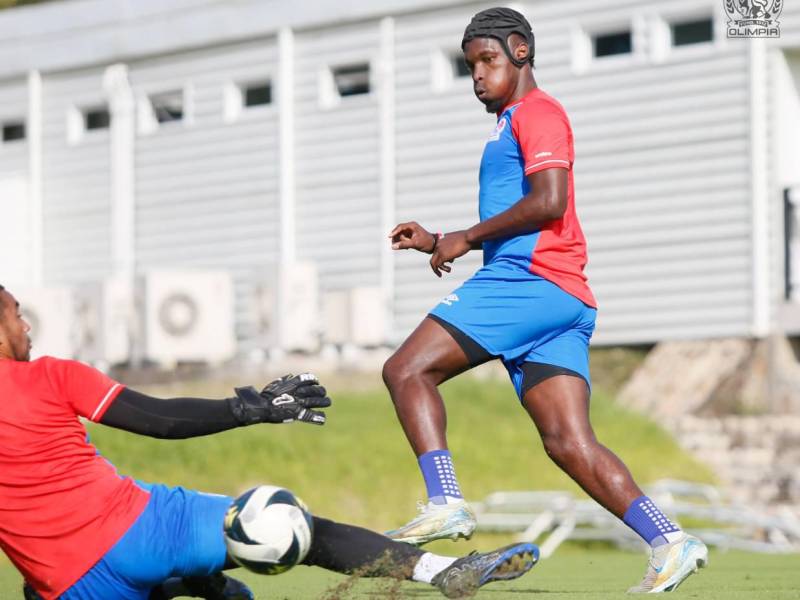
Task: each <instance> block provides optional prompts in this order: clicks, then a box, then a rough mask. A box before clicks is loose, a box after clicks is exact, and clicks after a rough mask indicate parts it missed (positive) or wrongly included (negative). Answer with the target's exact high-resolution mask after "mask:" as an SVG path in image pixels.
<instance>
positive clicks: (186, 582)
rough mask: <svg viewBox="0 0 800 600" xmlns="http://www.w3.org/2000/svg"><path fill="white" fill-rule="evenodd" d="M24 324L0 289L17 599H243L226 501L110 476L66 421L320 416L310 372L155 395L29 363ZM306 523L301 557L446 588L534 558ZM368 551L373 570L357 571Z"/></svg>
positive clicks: (474, 582)
mask: <svg viewBox="0 0 800 600" xmlns="http://www.w3.org/2000/svg"><path fill="white" fill-rule="evenodd" d="M29 330H30V327H29V326H28V324H27V323H26V322H25V320H24V319H23V318H22V316H21V314H20V310H19V303H18V302H17V301H16V300H15V299H14V297H13V296H12V295H11V294H10V293H9V292H8V291H7V290H5V289H4V288H3V287H2V286H0V398H3V411H2V413H0V547H1V548H2V549H3V551H4V552H5V553H6V555H8V557H9V558H10V559H11V561H12V562H13V563H14V565H15V566H16V567H17V568H18V569H19V571H20V572H21V573H22V574H23V576H24V577H25V579H26V581H27V585H26V590H25V592H26V596H27V597H28V598H44V600H51V599H53V598H62V599H64V600H85V599H108V598H123V599H132V600H133V599H136V600H146V599H147V598H150V599H151V600H160V599H165V598H172V597H175V596H179V595H192V596H200V597H204V598H219V599H222V598H227V599H249V598H252V594H251V593H250V591H249V590H248V589H247V587H246V586H245V585H244V584H242V583H241V582H238V581H236V580H235V579H232V578H230V577H227V576H226V575H224V574H222V573H221V571H222V570H223V569H225V568H228V567H232V566H234V565H233V563H232V562H231V561H230V559H229V558H228V557H227V555H226V552H225V544H224V540H223V534H222V522H223V517H224V514H225V512H226V510H227V508H228V506H229V504H230V502H231V499H230V498H228V497H226V496H220V495H212V494H204V493H200V492H196V491H192V490H187V489H184V488H181V487H176V488H169V487H167V486H164V485H148V484H143V483H140V482H137V481H135V480H133V479H131V478H130V477H122V476H120V475H119V474H118V473H117V471H116V469H115V468H114V466H113V465H111V463H109V462H108V461H107V460H105V459H104V458H102V456H100V455H99V453H98V452H97V450H96V449H95V448H94V446H92V445H91V444H90V443H89V439H88V435H87V432H86V429H85V427H84V425H83V424H82V423H81V421H80V419H79V417H84V418H86V419H89V420H91V421H93V422H96V423H102V424H104V425H108V426H111V427H115V428H118V429H124V430H126V431H129V432H132V433H137V434H142V435H146V436H150V437H156V438H163V439H183V438H190V437H196V436H202V435H208V434H213V433H216V432H220V431H225V430H227V429H232V428H234V427H241V426H247V425H254V424H257V423H287V422H292V421H300V422H305V423H312V424H317V425H322V424H324V423H325V415H324V413H323V412H322V411H320V410H319V409H322V408H326V407H328V406H330V404H331V400H330V398H328V396H327V393H326V391H325V388H324V387H322V386H321V385H320V384H319V382H318V381H317V379H316V377H314V376H313V375H311V374H309V373H304V374H302V375H297V376H291V375H287V376H284V377H282V378H280V379H278V380H276V381H273V382H272V383H270V384H269V385H267V386H266V387H265V388H264V389H263V390H261V391H260V392H259V391H257V390H255V389H254V388H251V387H244V388H237V389H236V390H235V394H234V395H233V396H231V397H230V398H227V399H223V400H207V399H200V398H172V399H169V400H165V399H160V398H154V397H151V396H148V395H145V394H142V393H139V392H136V391H134V390H131V389H129V388H126V387H125V386H124V385H122V384H120V383H117V382H116V381H113V380H112V379H110V378H108V377H107V376H106V375H104V374H103V373H101V372H99V371H97V370H95V369H93V368H91V367H89V366H87V365H84V364H82V363H79V362H75V361H69V360H59V359H56V358H51V357H45V358H41V359H39V360H35V361H31V360H30V350H31V342H30V339H29V337H28V332H29ZM314 530H315V535H314V539H313V542H312V546H311V549H310V551H309V553H308V555H307V557H306V559H305V561H304V564H308V565H318V566H321V567H324V568H328V569H332V570H336V571H339V572H344V573H349V572H353V571H359V572H361V573H363V574H365V575H368V576H370V575H372V576H381V575H393V576H399V577H406V578H410V579H414V580H415V581H425V582H428V583H434V584H436V585H438V587H439V588H440V589H441V590H442V591H443V592H444V593H445V594H447V595H451V596H452V595H456V596H457V595H460V594H462V593H465V592H470V591H473V590H474V589H475V588H477V587H478V586H480V585H483V584H484V583H486V582H488V581H492V580H493V579H498V578H503V579H507V578H511V577H516V576H519V575H522V574H523V573H524V572H526V571H527V570H528V569H530V567H531V566H532V565H533V563H534V562H535V548H534V547H533V546H532V545H530V544H517V545H515V546H510V547H508V548H503V549H501V550H498V551H495V552H490V553H486V554H479V555H475V556H469V557H466V558H463V559H459V560H456V559H455V558H447V557H441V556H437V555H433V554H430V553H424V552H422V551H421V550H418V549H417V548H415V547H413V546H409V545H407V544H401V543H396V542H393V541H391V540H389V539H388V538H385V537H383V536H381V535H379V534H376V533H373V532H370V531H367V530H364V529H360V528H357V527H351V526H347V525H342V524H338V523H334V522H331V521H328V520H325V519H320V518H316V517H315V518H314ZM377 559H381V560H380V561H379V563H380V565H382V567H381V568H377V567H370V565H372V564H373V563H374V562H375V561H376V560H377ZM520 559H522V560H520Z"/></svg>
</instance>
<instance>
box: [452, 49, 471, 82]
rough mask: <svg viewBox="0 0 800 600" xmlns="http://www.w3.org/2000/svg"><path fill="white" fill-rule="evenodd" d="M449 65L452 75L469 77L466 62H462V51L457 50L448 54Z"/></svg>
mask: <svg viewBox="0 0 800 600" xmlns="http://www.w3.org/2000/svg"><path fill="white" fill-rule="evenodd" d="M450 65H451V66H452V67H453V75H455V76H456V77H471V76H472V73H470V72H469V67H468V66H467V63H466V62H464V53H463V52H457V53H456V54H453V55H451V56H450Z"/></svg>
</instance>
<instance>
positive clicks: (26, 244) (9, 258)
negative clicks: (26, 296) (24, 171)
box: [0, 159, 34, 293]
mask: <svg viewBox="0 0 800 600" xmlns="http://www.w3.org/2000/svg"><path fill="white" fill-rule="evenodd" d="M0 160H1V159H0ZM0 214H2V215H3V235H2V236H0V284H2V285H5V286H7V287H8V286H10V289H11V290H12V293H13V289H14V284H28V285H30V284H32V283H34V282H33V281H32V273H33V264H32V257H33V248H32V241H33V236H32V235H31V233H32V232H31V210H30V202H29V198H28V181H27V180H26V179H25V177H24V176H20V175H17V176H14V177H11V176H6V175H3V173H2V172H0Z"/></svg>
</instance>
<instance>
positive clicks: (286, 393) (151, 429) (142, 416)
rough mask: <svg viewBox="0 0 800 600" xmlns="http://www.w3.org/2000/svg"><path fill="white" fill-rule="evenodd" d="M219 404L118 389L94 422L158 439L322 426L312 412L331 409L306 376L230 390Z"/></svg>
mask: <svg viewBox="0 0 800 600" xmlns="http://www.w3.org/2000/svg"><path fill="white" fill-rule="evenodd" d="M235 392H236V395H235V396H233V397H231V398H226V399H223V400H208V399H204V398H168V399H166V398H155V397H153V396H148V395H146V394H142V393H140V392H137V391H135V390H131V389H127V388H126V389H123V390H122V391H121V392H120V393H119V395H117V397H116V398H115V400H114V401H113V403H112V404H111V406H109V407H108V409H107V410H106V412H105V413H104V414H103V416H102V418H101V419H100V423H103V424H104V425H109V426H111V427H115V428H117V429H124V430H125V431H130V432H131V433H138V434H141V435H147V436H150V437H155V438H161V439H184V438H190V437H197V436H202V435H209V434H212V433H218V432H220V431H226V430H228V429H233V428H234V427H243V426H245V425H253V424H255V423H288V422H291V421H301V422H306V423H314V424H317V425H323V424H324V423H325V415H324V413H322V412H320V411H318V410H314V409H317V408H325V407H328V406H330V405H331V400H330V398H328V396H327V393H326V391H325V388H324V387H322V386H321V385H319V381H318V380H317V378H316V377H315V376H314V375H312V374H310V373H303V374H302V375H297V376H292V375H286V376H284V377H282V378H280V379H277V380H275V381H273V382H272V383H270V384H269V385H267V386H266V387H265V388H264V389H263V390H261V391H260V392H259V391H258V390H256V389H255V388H252V387H243V388H236V390H235Z"/></svg>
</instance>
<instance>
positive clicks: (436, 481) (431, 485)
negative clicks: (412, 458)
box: [417, 450, 463, 504]
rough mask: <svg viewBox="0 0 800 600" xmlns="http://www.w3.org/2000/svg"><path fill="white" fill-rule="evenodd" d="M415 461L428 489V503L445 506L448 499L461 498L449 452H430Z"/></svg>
mask: <svg viewBox="0 0 800 600" xmlns="http://www.w3.org/2000/svg"><path fill="white" fill-rule="evenodd" d="M417 460H418V461H419V468H420V470H421V471H422V476H423V477H424V478H425V487H426V488H427V489H428V500H429V501H430V502H432V503H434V504H447V499H448V498H453V499H462V498H463V496H462V495H461V489H460V488H459V487H458V481H457V480H456V471H455V469H454V468H453V459H452V457H451V456H450V451H449V450H432V451H431V452H426V453H425V454H423V455H421V456H420V457H419V459H417Z"/></svg>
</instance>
